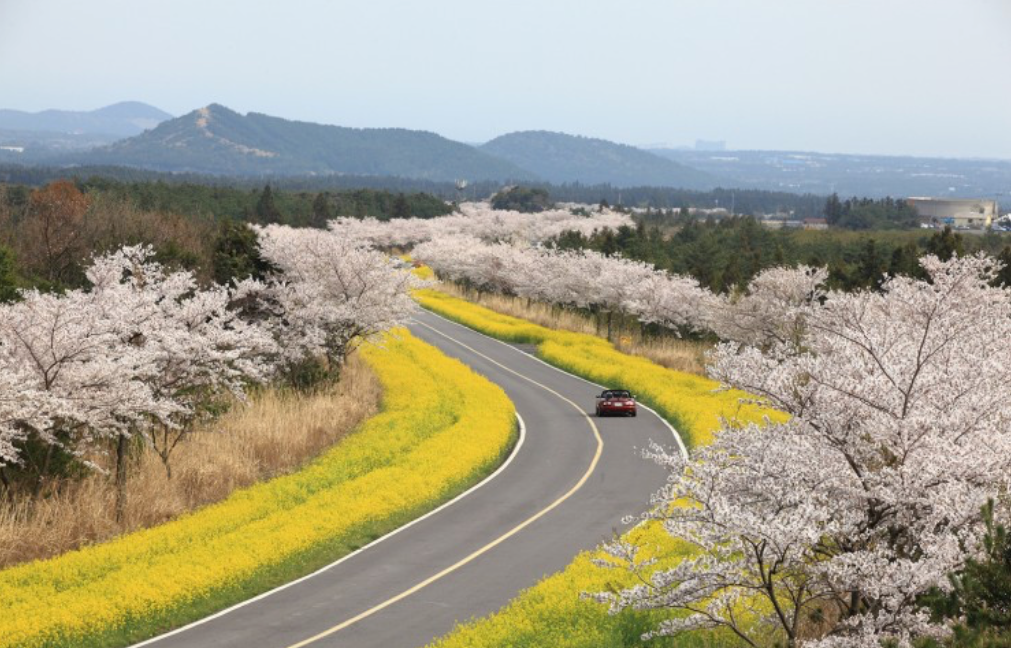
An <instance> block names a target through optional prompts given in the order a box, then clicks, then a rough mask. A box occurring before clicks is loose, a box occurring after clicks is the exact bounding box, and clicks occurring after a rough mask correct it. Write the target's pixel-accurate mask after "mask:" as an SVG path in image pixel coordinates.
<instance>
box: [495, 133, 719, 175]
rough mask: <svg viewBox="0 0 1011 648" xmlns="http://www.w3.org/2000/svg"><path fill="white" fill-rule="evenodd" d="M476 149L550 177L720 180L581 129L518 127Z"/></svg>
mask: <svg viewBox="0 0 1011 648" xmlns="http://www.w3.org/2000/svg"><path fill="white" fill-rule="evenodd" d="M480 149H481V150H482V151H487V152H488V153H491V154H492V155H496V156H498V157H501V158H503V159H505V160H508V161H510V162H512V163H513V164H516V165H517V166H520V167H523V168H525V169H529V170H530V171H532V172H534V173H536V174H537V175H538V176H540V177H542V178H544V179H545V180H547V181H549V182H554V183H566V182H580V183H584V184H597V183H607V184H612V185H615V186H618V187H629V186H644V185H651V186H666V187H679V188H685V189H712V188H713V187H715V186H717V185H718V184H720V182H719V178H717V177H716V176H713V175H710V174H708V173H705V172H703V171H699V170H697V169H693V168H691V167H688V166H685V165H683V164H678V163H677V162H673V160H669V159H665V158H662V157H660V156H658V155H654V154H652V153H649V152H647V151H643V150H641V149H638V148H636V147H634V146H630V145H628V144H618V143H617V142H611V141H608V140H605V139H600V138H596V137H586V136H583V135H569V134H568V133H559V132H555V131H545V130H536V131H519V132H515V133H509V134H507V135H502V136H500V137H496V138H495V139H493V140H491V141H490V142H487V143H485V144H483V145H481V147H480ZM672 162H673V164H672Z"/></svg>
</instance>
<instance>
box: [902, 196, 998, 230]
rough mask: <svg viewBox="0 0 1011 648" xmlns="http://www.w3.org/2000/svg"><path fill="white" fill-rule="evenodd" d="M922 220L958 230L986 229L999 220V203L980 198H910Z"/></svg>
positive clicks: (910, 203)
mask: <svg viewBox="0 0 1011 648" xmlns="http://www.w3.org/2000/svg"><path fill="white" fill-rule="evenodd" d="M907 202H908V203H909V205H910V206H911V207H915V208H916V212H917V213H918V214H919V215H920V220H921V222H923V223H924V224H929V225H950V226H951V227H954V228H958V229H986V228H987V227H990V225H992V224H993V221H994V219H995V218H997V201H996V200H983V199H978V198H908V199H907Z"/></svg>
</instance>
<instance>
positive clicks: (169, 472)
mask: <svg viewBox="0 0 1011 648" xmlns="http://www.w3.org/2000/svg"><path fill="white" fill-rule="evenodd" d="M159 456H160V457H161V463H162V465H163V466H165V479H167V480H169V481H172V464H170V463H169V456H168V452H166V453H165V454H163V455H161V454H160V455H159Z"/></svg>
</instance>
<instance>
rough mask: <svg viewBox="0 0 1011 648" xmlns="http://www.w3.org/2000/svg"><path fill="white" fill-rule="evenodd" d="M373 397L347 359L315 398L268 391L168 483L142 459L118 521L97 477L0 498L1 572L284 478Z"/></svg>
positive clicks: (197, 438) (152, 458)
mask: <svg viewBox="0 0 1011 648" xmlns="http://www.w3.org/2000/svg"><path fill="white" fill-rule="evenodd" d="M381 395H382V389H381V386H380V384H379V381H378V379H377V378H376V377H375V375H374V374H373V373H372V371H371V369H369V367H368V365H367V364H366V363H365V361H364V360H361V359H359V358H358V356H357V355H354V356H352V357H351V358H350V360H349V361H348V364H347V366H346V367H345V369H344V371H343V375H342V377H341V380H340V383H338V384H337V385H335V386H333V387H332V388H329V389H326V390H323V391H321V392H320V393H317V394H313V395H302V394H297V393H292V392H287V391H278V390H266V391H264V392H262V393H260V394H258V395H256V396H255V397H254V398H253V399H252V400H251V402H250V403H249V404H248V405H244V406H237V407H236V408H235V409H233V410H232V411H230V412H228V413H227V414H225V415H224V416H222V417H221V418H220V419H218V420H217V421H215V422H214V423H213V424H210V425H208V426H206V427H205V428H203V429H201V430H199V431H197V432H195V433H194V434H192V435H191V436H189V437H188V438H186V439H185V440H184V441H183V442H182V443H180V445H179V446H178V447H177V448H176V450H175V453H174V454H173V459H172V479H168V478H167V477H166V475H165V470H164V468H163V467H162V464H161V461H160V460H159V458H158V456H157V455H156V454H155V453H154V452H152V451H143V452H140V453H139V456H138V457H137V458H136V460H135V462H134V464H133V466H132V467H131V473H130V482H129V498H128V500H127V508H126V515H125V519H124V521H123V523H122V524H118V523H116V521H115V508H114V501H115V490H114V487H113V485H112V481H111V478H110V477H109V476H103V475H101V474H94V475H91V476H89V477H87V478H85V479H83V480H80V481H75V482H68V483H66V484H62V485H61V488H60V489H58V490H57V491H56V492H57V494H55V495H53V496H51V497H48V498H46V499H44V500H42V501H40V502H38V503H36V504H35V505H34V506H33V505H32V504H31V503H30V502H27V501H25V500H21V501H18V502H14V503H12V502H4V501H0V568H3V567H7V566H10V565H13V564H16V563H19V562H24V561H28V560H35V559H39V558H47V557H50V556H55V555H57V554H60V553H63V552H65V551H69V550H72V549H75V548H77V547H80V546H82V545H85V544H88V543H93V542H100V541H102V540H107V539H109V538H112V537H114V536H117V535H119V534H121V533H125V532H128V531H133V530H136V529H140V528H145V527H150V526H154V525H156V524H161V523H163V522H165V521H167V520H169V519H171V518H174V517H176V516H178V515H181V514H183V513H186V512H187V511H191V510H193V509H195V508H198V507H200V506H203V505H206V504H210V503H212V502H216V501H219V500H221V499H224V498H225V497H227V496H228V494H229V493H231V492H232V491H233V490H235V489H237V488H242V487H245V486H249V485H251V484H253V483H255V482H257V481H261V480H264V479H269V478H271V477H275V476H277V475H280V474H284V473H287V472H291V471H293V470H295V469H297V468H298V467H300V466H302V465H303V464H305V462H306V461H307V460H309V459H311V458H313V457H315V456H316V455H317V454H319V453H320V452H321V451H322V450H324V449H325V448H327V447H329V446H331V445H333V444H334V443H336V442H337V441H338V440H340V439H341V437H343V436H344V435H346V434H348V433H349V432H351V431H352V430H354V429H355V428H356V427H357V426H358V424H359V423H361V422H362V421H364V420H365V419H366V418H368V417H369V416H371V415H372V414H374V413H375V412H376V411H377V410H378V408H379V400H380V397H381ZM26 499H27V498H26Z"/></svg>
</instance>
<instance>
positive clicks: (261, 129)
mask: <svg viewBox="0 0 1011 648" xmlns="http://www.w3.org/2000/svg"><path fill="white" fill-rule="evenodd" d="M73 161H74V162H76V163H79V164H115V165H126V166H136V167H142V168H147V169H156V170H163V171H174V172H196V173H209V174H216V175H267V174H274V175H309V174H355V175H377V176H401V177H406V178H423V179H429V180H448V181H451V180H455V179H457V178H463V179H468V180H485V179H488V180H490V179H494V180H530V179H533V174H531V173H529V172H527V171H524V170H522V169H520V168H519V167H517V166H515V165H513V164H511V163H510V162H506V161H504V160H500V159H497V158H495V157H492V156H491V155H489V154H487V153H484V152H482V151H479V150H477V149H475V148H473V147H471V146H468V145H466V144H461V143H459V142H454V141H452V140H449V139H446V138H444V137H441V136H439V135H436V134H434V133H429V132H424V131H414V130H407V129H402V128H381V129H379V128H345V127H340V126H327V125H322V124H313V123H308V122H298V121H289V120H286V119H280V118H278V117H271V116H268V115H263V114H259V113H249V114H248V115H240V114H239V113H237V112H234V111H232V110H229V109H228V108H225V107H224V106H220V105H217V104H212V105H210V106H207V107H205V108H201V109H199V110H195V111H193V112H191V113H189V114H186V115H183V116H182V117H179V118H177V119H173V120H170V121H167V122H164V123H162V124H160V125H159V126H158V127H157V128H155V129H153V130H151V131H148V132H146V133H143V134H141V135H138V136H137V137H132V138H130V139H126V140H122V141H119V142H116V143H115V144H112V145H110V146H107V147H103V148H99V149H95V150H94V151H91V152H88V153H82V154H78V155H77V156H76V157H75V159H74V160H73Z"/></svg>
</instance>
